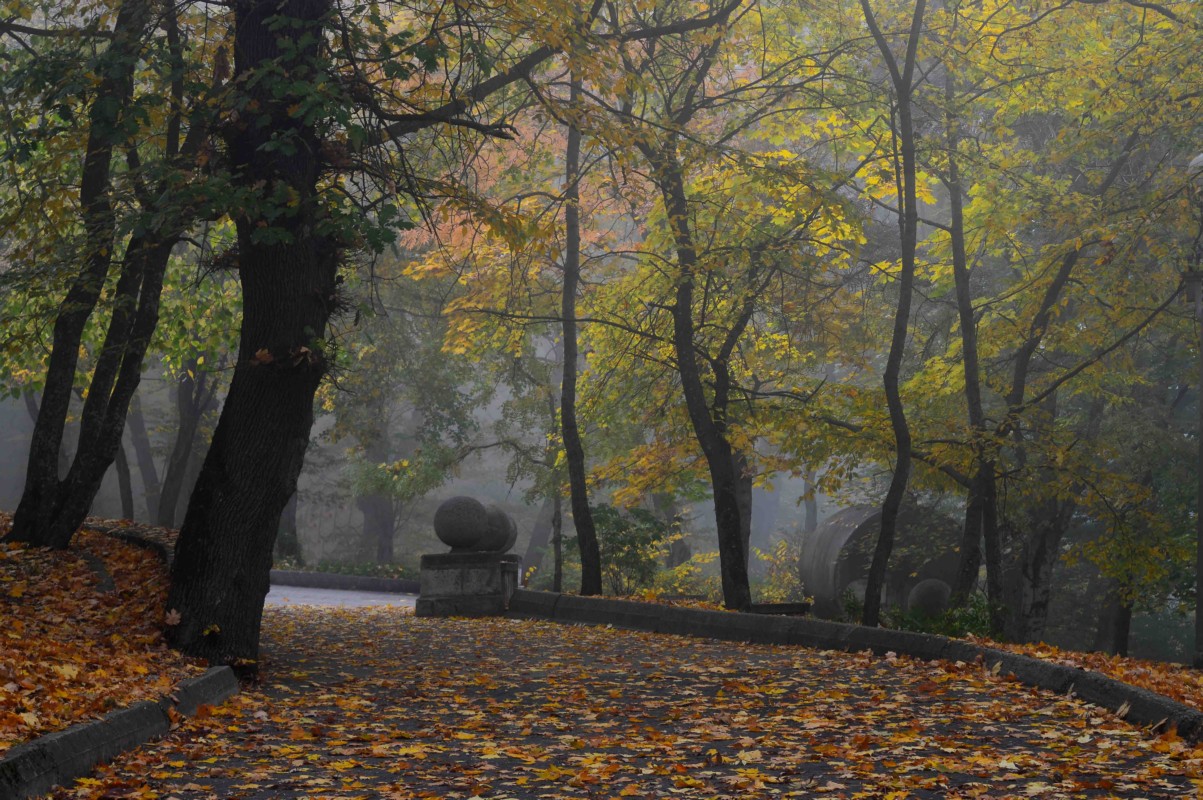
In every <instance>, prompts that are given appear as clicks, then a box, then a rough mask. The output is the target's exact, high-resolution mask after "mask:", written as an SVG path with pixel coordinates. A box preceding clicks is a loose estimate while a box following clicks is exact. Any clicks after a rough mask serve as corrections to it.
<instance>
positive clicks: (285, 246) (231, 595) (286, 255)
mask: <svg viewBox="0 0 1203 800" xmlns="http://www.w3.org/2000/svg"><path fill="white" fill-rule="evenodd" d="M330 11H331V7H330V2H329V0H238V1H237V2H235V3H234V14H235V30H236V35H235V40H234V52H235V79H234V81H233V83H234V85H235V86H238V87H241V89H242V91H244V92H245V93H246V97H245V98H243V99H244V100H245V101H246V102H247V103H253V104H254V105H255V106H256V107H257V112H256V113H255V114H253V115H247V118H246V119H244V120H243V121H242V122H241V123H240V124H239V125H237V126H231V129H230V132H229V134H228V136H229V139H228V143H229V157H230V161H231V166H232V168H233V174H234V175H236V176H237V177H238V182H239V185H240V187H241V188H242V189H243V190H245V191H247V192H248V193H251V195H252V196H253V197H256V198H257V199H256V201H255V202H253V203H249V204H247V205H246V206H245V207H244V208H243V209H242V210H241V213H240V214H239V216H238V217H237V218H236V219H235V223H236V226H237V230H238V253H239V274H240V278H241V283H242V294H243V318H242V328H241V331H240V337H239V351H238V361H237V364H236V366H235V368H234V375H233V379H232V380H231V382H230V389H229V394H228V396H227V397H226V401H225V404H224V406H223V408H222V412H221V417H220V419H219V420H218V423H217V429H216V431H215V433H214V436H213V442H212V444H211V445H210V448H209V452H208V454H207V456H206V457H205V462H204V466H203V467H202V469H201V473H200V476H199V477H198V479H197V482H196V487H195V488H194V489H193V492H192V497H191V499H190V501H189V504H188V511H187V513H186V515H185V517H184V524H183V527H182V528H181V530H180V537H179V542H178V544H177V546H176V556H175V561H174V564H173V567H172V572H171V582H172V583H171V592H170V594H169V596H168V608H169V609H173V610H177V611H178V612H179V614H180V617H181V622H180V624H179V625H176V626H174V627H173V628H171V629H170V630H169V632H168V633H169V639H170V641H171V643H172V644H173V645H174V646H175V647H177V648H179V649H181V650H183V651H184V652H187V653H189V654H192V655H197V656H201V657H204V658H208V659H209V660H210V661H211V662H213V663H230V664H236V665H239V666H241V667H243V668H253V667H254V665H255V663H256V660H257V658H258V649H259V625H260V618H261V616H262V612H263V598H264V596H265V595H266V594H267V590H268V574H269V572H270V569H271V558H272V545H273V543H274V540H275V537H276V533H277V530H278V528H279V522H280V513H281V511H282V510H283V508H284V506H285V504H286V503H287V502H288V499H289V498H290V497H292V495H293V494H294V493H295V492H296V488H297V476H298V475H299V473H300V471H301V466H302V464H303V461H304V457H305V450H306V448H307V447H308V444H309V433H310V430H311V428H312V425H313V397H314V394H315V392H316V391H317V387H318V385H319V383H320V381H321V378H322V375H323V374H324V373H325V370H326V362H325V358H324V356H323V353H322V352H321V350H322V344H321V342H322V338H323V336H324V335H325V331H326V324H327V321H328V320H329V317H330V314H331V311H332V308H333V306H334V303H335V300H336V288H337V270H338V262H339V253H338V247H337V244H336V242H335V241H334V239H333V236H334V234H332V233H322V231H323V230H326V231H328V230H329V228H330V225H331V221H330V220H329V219H328V218H327V216H326V212H325V210H324V207H323V206H324V204H323V202H322V199H321V197H320V195H319V192H318V179H319V172H320V168H321V164H320V161H319V156H318V154H319V152H320V149H321V141H320V139H319V136H318V133H317V131H316V130H315V127H314V124H313V123H312V122H306V120H305V119H303V118H298V117H297V115H295V114H294V113H293V112H292V107H293V106H294V104H295V103H302V104H304V103H307V102H309V100H310V98H309V97H308V96H307V91H308V87H310V86H311V85H312V84H313V82H314V81H315V80H317V79H318V76H319V73H320V71H321V70H322V68H323V64H322V62H321V55H320V48H321V46H322V43H323V42H324V41H325V35H324V30H323V28H324V25H325V23H326V21H327V17H328V16H329V14H330ZM280 74H283V75H287V76H288V77H287V80H286V81H282V80H281V79H280V78H279V77H277V76H278V75H280ZM280 141H287V142H289V143H290V146H289V147H280V146H278V143H279V142H280ZM280 198H286V202H285V201H282V200H281V199H280Z"/></svg>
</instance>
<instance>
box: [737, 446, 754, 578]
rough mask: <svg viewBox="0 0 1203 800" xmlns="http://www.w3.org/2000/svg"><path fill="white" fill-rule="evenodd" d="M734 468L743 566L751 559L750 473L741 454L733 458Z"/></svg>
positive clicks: (745, 459)
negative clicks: (736, 471) (735, 470)
mask: <svg viewBox="0 0 1203 800" xmlns="http://www.w3.org/2000/svg"><path fill="white" fill-rule="evenodd" d="M735 468H736V469H737V470H738V475H737V478H736V480H737V481H738V483H737V484H736V492H737V495H736V498H737V501H738V502H739V528H740V535H741V537H742V539H741V541H742V542H743V547H744V566H745V567H746V566H747V565H748V563H749V561H750V559H751V558H752V489H753V488H754V487H753V485H752V483H753V481H752V471H751V470H750V469H749V468H748V459H747V458H745V457H744V455H743V453H739V454H737V455H736V456H735Z"/></svg>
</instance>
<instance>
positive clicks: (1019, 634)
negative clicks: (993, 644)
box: [1005, 503, 1073, 642]
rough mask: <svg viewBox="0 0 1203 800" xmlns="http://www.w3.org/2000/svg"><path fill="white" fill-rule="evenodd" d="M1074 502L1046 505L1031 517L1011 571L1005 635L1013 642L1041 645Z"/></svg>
mask: <svg viewBox="0 0 1203 800" xmlns="http://www.w3.org/2000/svg"><path fill="white" fill-rule="evenodd" d="M1072 506H1073V504H1072V503H1053V504H1045V505H1044V506H1043V511H1042V512H1041V513H1038V514H1034V515H1031V516H1029V517H1028V522H1029V524H1031V525H1032V529H1031V531H1030V532H1029V533H1028V536H1027V538H1026V540H1025V541H1024V543H1023V547H1022V549H1021V551H1020V554H1019V558H1018V559H1017V560H1016V563H1015V564H1014V565H1013V566H1012V568H1011V570H1010V575H1011V580H1010V592H1011V602H1010V604H1009V606H1010V614H1009V615H1008V617H1007V627H1006V629H1005V633H1006V636H1007V638H1008V639H1009V640H1010V641H1014V642H1039V641H1040V640H1041V639H1042V637H1043V636H1044V631H1045V627H1046V625H1047V623H1048V607H1049V601H1050V600H1051V599H1052V590H1053V587H1052V581H1051V580H1050V578H1051V577H1052V574H1053V569H1054V568H1055V567H1056V566H1057V561H1058V560H1059V559H1060V557H1061V540H1062V539H1063V538H1064V535H1065V531H1066V529H1067V527H1068V523H1069V517H1071V516H1072V514H1073V510H1072Z"/></svg>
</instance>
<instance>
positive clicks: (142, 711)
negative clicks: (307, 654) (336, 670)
mask: <svg viewBox="0 0 1203 800" xmlns="http://www.w3.org/2000/svg"><path fill="white" fill-rule="evenodd" d="M238 688H239V687H238V679H237V678H236V677H235V676H234V671H233V670H231V669H230V668H229V667H214V668H212V669H210V670H208V671H207V672H205V673H204V674H203V675H199V676H197V677H195V678H189V679H188V680H186V681H183V682H181V683H180V684H179V686H177V687H176V688H175V691H173V692H172V693H171V694H169V695H167V696H166V697H163V698H162V699H160V700H159V701H158V702H157V703H156V702H154V701H152V700H143V701H142V702H140V703H135V704H134V705H132V706H130V707H129V708H123V709H119V710H117V711H111V712H109V713H108V714H106V715H105V716H104V717H103V718H102V719H99V720H94V721H92V722H81V723H78V724H76V725H72V726H71V727H70V728H67V729H66V730H63V731H58V732H57V733H51V734H47V735H46V736H40V737H38V738H37V739H33V740H32V741H28V742H24V743H22V744H19V745H17V746H16V747H14V748H12V749H11V750H9V751H8V753H6V754H5V755H4V757H3V758H0V797H3V798H5V800H9V799H10V798H11V800H25V798H29V797H36V796H38V795H42V794H45V793H46V792H48V791H50V790H51V789H52V788H53V787H55V786H61V785H64V784H66V783H69V782H70V781H72V780H74V779H75V778H79V777H82V776H84V775H87V774H88V773H89V772H91V771H92V768H93V767H95V766H96V765H97V764H99V763H100V762H102V761H109V760H111V759H113V758H115V757H116V756H118V755H120V754H121V753H124V752H126V751H128V750H133V749H134V748H136V747H137V746H138V745H140V744H142V743H144V742H146V741H148V740H150V739H153V738H155V737H158V736H162V735H163V734H165V733H167V732H168V731H169V730H170V729H171V714H172V712H175V713H177V714H183V715H186V716H191V715H192V714H195V713H196V710H197V708H198V707H200V706H202V705H217V704H218V703H221V702H222V701H224V700H226V699H228V698H229V697H231V696H233V695H235V694H237V693H238Z"/></svg>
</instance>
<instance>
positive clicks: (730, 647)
mask: <svg viewBox="0 0 1203 800" xmlns="http://www.w3.org/2000/svg"><path fill="white" fill-rule="evenodd" d="M264 632H265V634H266V637H267V641H266V643H265V653H266V655H267V663H266V665H265V670H266V671H265V676H264V677H265V679H264V681H263V685H262V686H261V687H259V688H258V689H256V690H252V691H247V692H244V693H243V694H241V695H239V696H238V697H237V698H234V699H232V700H231V701H230V702H228V703H226V704H224V705H223V706H221V707H218V708H214V709H211V710H209V711H207V712H206V713H205V714H202V715H200V717H199V718H197V719H193V720H189V721H187V722H186V723H185V724H184V725H182V726H181V728H180V730H178V731H177V732H175V733H174V734H172V735H171V736H170V737H168V738H167V739H164V740H162V741H161V742H158V743H155V744H152V745H150V746H149V747H147V748H145V749H143V750H142V751H140V752H138V753H133V754H129V755H127V756H125V757H123V758H121V759H119V760H118V761H117V762H115V763H114V764H113V765H111V766H108V767H103V768H101V770H100V771H99V772H98V773H97V774H96V776H95V777H93V778H90V779H86V780H84V781H80V782H79V783H78V784H77V785H76V786H75V787H73V788H71V789H63V790H60V791H58V792H57V793H56V794H55V797H56V798H60V799H62V800H65V799H66V798H118V797H122V798H143V799H144V800H152V799H153V798H168V797H174V798H178V800H202V799H204V800H207V799H208V798H222V799H223V800H232V799H233V798H240V799H241V800H266V799H267V798H301V797H304V798H312V799H313V800H320V799H321V798H346V799H349V798H469V797H489V798H498V799H500V798H547V799H548V800H550V799H551V798H621V797H670V796H679V797H686V798H688V797H695V798H717V797H731V798H733V797H739V798H769V797H813V796H826V797H844V798H854V797H864V798H886V797H889V798H937V797H961V798H965V797H1048V798H1058V797H1061V798H1077V797H1184V796H1193V794H1194V792H1195V791H1196V789H1197V787H1198V786H1199V783H1198V782H1199V778H1200V776H1201V775H1203V749H1197V748H1193V747H1192V746H1190V745H1188V744H1186V743H1185V742H1183V741H1181V740H1180V739H1178V738H1177V737H1175V736H1173V735H1164V736H1153V735H1150V734H1148V733H1146V732H1145V731H1142V730H1139V729H1137V728H1135V727H1133V726H1131V725H1129V724H1127V723H1125V722H1123V721H1122V720H1120V719H1118V718H1116V717H1115V716H1114V715H1111V714H1109V713H1107V712H1105V711H1102V710H1100V709H1098V708H1095V707H1092V706H1088V705H1086V704H1083V703H1080V702H1078V701H1076V700H1073V699H1070V698H1066V697H1063V696H1058V695H1054V694H1051V693H1048V692H1043V691H1037V690H1033V689H1030V688H1028V687H1025V686H1022V685H1020V684H1017V683H1015V682H1013V681H1010V680H1006V679H1003V678H999V677H998V676H996V675H994V674H992V672H991V671H990V670H989V669H987V668H983V667H982V666H979V665H975V664H947V663H945V664H933V663H926V662H920V661H914V660H911V659H906V658H898V657H889V656H887V657H884V658H875V657H871V656H869V655H868V654H849V653H838V652H819V651H813V650H807V649H804V648H789V647H770V646H751V645H743V644H739V643H731V642H715V641H708V640H702V639H689V638H684V637H671V636H660V635H655V634H647V633H640V632H632V631H623V630H616V629H612V628H604V627H569V626H564V625H557V624H550V623H546V622H538V621H519V620H509V619H488V620H431V619H418V618H415V617H412V616H408V615H401V614H398V613H397V611H396V610H393V609H356V610H354V611H350V610H332V609H319V608H312V607H309V608H306V607H289V608H275V609H269V610H268V612H267V614H266V616H265V619H264Z"/></svg>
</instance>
